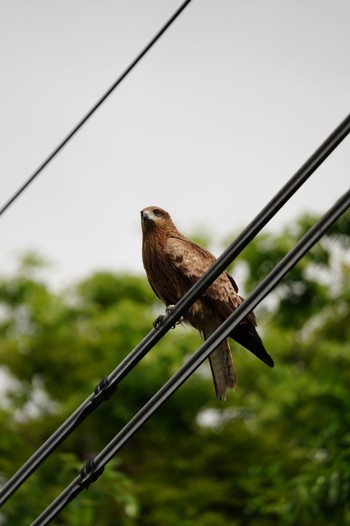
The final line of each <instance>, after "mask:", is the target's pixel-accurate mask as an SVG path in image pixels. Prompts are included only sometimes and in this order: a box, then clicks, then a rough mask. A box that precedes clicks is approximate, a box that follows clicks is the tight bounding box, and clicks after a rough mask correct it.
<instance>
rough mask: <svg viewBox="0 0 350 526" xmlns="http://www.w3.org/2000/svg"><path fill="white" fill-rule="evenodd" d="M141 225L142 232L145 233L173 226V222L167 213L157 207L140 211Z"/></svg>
mask: <svg viewBox="0 0 350 526" xmlns="http://www.w3.org/2000/svg"><path fill="white" fill-rule="evenodd" d="M141 225H142V230H143V232H147V231H149V230H152V229H153V228H159V227H160V228H162V227H163V228H164V227H165V226H169V225H173V222H172V220H171V218H170V215H169V214H168V212H166V211H165V210H163V209H162V208H159V206H147V207H146V208H144V209H143V210H141Z"/></svg>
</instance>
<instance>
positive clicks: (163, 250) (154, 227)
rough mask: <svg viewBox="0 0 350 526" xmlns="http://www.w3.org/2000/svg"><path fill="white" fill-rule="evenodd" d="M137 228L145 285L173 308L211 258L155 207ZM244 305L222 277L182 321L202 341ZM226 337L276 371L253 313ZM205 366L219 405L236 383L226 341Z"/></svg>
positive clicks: (228, 278) (228, 280) (229, 279)
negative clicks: (198, 333)
mask: <svg viewBox="0 0 350 526" xmlns="http://www.w3.org/2000/svg"><path fill="white" fill-rule="evenodd" d="M141 224H142V234H143V235H142V260H143V265H144V268H145V271H146V274H147V278H148V281H149V283H150V285H151V287H152V289H153V291H154V292H155V294H156V295H157V296H158V298H160V299H161V300H162V301H163V302H164V303H165V305H166V307H167V308H171V307H172V306H174V305H175V304H176V303H177V302H178V301H179V300H180V298H181V297H182V296H183V295H184V294H185V293H186V292H187V291H188V290H189V289H190V288H191V287H192V285H193V284H194V283H195V282H196V281H197V280H198V279H199V278H200V277H201V276H202V275H203V274H204V272H205V271H206V270H208V268H209V267H210V266H211V265H212V264H213V263H214V261H215V257H214V256H213V255H212V254H211V253H210V252H209V251H208V250H206V249H205V248H203V247H201V246H200V245H198V244H197V243H195V242H193V241H191V240H189V239H187V238H186V237H185V236H183V235H182V234H181V233H180V232H179V231H178V230H177V228H176V226H175V225H174V223H173V221H172V220H171V217H170V215H169V214H168V212H166V211H165V210H163V209H162V208H160V207H158V206H149V207H147V208H144V209H143V210H142V211H141ZM242 301H243V298H242V296H240V295H239V294H238V287H237V284H236V282H235V281H234V279H233V278H232V277H231V276H230V275H229V274H228V273H227V272H223V273H222V274H221V275H220V276H219V277H218V278H217V279H216V280H215V281H214V283H213V284H212V285H210V286H209V287H208V289H207V290H206V291H205V292H203V293H202V295H201V296H200V297H199V299H197V301H196V302H195V303H194V304H193V305H192V306H191V307H190V308H189V309H188V311H187V312H186V313H185V314H184V316H183V319H184V321H185V322H187V323H189V324H190V325H192V326H193V327H195V328H196V329H197V330H198V331H199V332H200V334H201V336H202V337H203V339H204V340H206V339H207V338H208V337H209V336H210V335H211V334H212V333H213V332H214V331H215V330H216V329H217V328H218V327H219V325H221V323H222V322H223V321H224V320H225V319H226V318H228V316H229V315H230V314H231V313H232V312H233V311H234V310H235V309H236V308H237V307H238V306H239V305H240V304H241V303H242ZM230 337H231V338H232V339H233V340H235V341H237V342H238V343H240V344H241V345H243V346H244V347H245V348H246V349H248V350H249V351H251V352H252V353H253V354H255V356H257V357H258V358H260V360H262V361H263V362H264V363H265V364H267V365H268V366H270V367H273V366H274V363H273V360H272V358H271V356H270V355H269V354H268V353H267V352H266V350H265V348H264V345H263V343H262V341H261V338H260V336H259V335H258V333H257V330H256V319H255V315H254V313H253V312H251V313H250V314H248V315H247V316H246V317H245V318H244V320H243V321H242V322H241V323H240V324H239V325H238V326H237V327H236V328H235V329H234V330H233V331H232V333H231V334H230ZM209 362H210V367H211V371H212V375H213V380H214V386H215V392H216V396H217V398H218V399H219V400H220V401H222V402H223V401H224V400H225V399H226V393H227V391H228V389H233V388H234V387H235V384H236V372H235V367H234V364H233V361H232V356H231V349H230V344H229V340H228V339H226V340H224V341H223V342H222V343H221V344H220V345H219V346H218V347H217V348H216V349H215V350H214V351H213V352H212V353H211V355H210V357H209Z"/></svg>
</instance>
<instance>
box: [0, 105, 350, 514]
mask: <svg viewBox="0 0 350 526" xmlns="http://www.w3.org/2000/svg"><path fill="white" fill-rule="evenodd" d="M349 131H350V115H349V116H348V117H347V118H346V119H345V120H344V121H343V122H342V123H341V124H340V125H339V126H338V127H337V128H336V129H335V130H334V131H333V132H332V133H331V135H330V136H329V137H328V138H327V139H326V140H325V141H324V142H323V143H322V144H321V146H320V147H319V148H318V149H317V150H316V151H315V152H314V153H313V155H312V156H311V157H310V158H309V159H308V160H307V161H306V162H305V163H304V164H303V166H302V167H301V168H300V169H299V170H298V171H297V172H296V174H295V175H294V176H293V177H292V178H291V179H290V180H289V181H288V182H287V184H285V185H284V186H283V188H281V190H280V191H279V192H278V193H277V194H276V195H275V196H274V197H273V199H272V200H271V201H270V202H269V203H268V204H267V205H266V206H265V207H264V208H263V210H262V211H261V212H260V213H259V214H258V215H257V216H256V217H255V219H253V221H252V222H251V223H250V224H249V225H248V226H247V227H246V228H245V229H244V230H243V231H242V233H241V234H240V235H239V236H238V238H237V239H236V240H235V241H234V242H233V243H231V245H230V246H229V247H228V248H227V249H226V250H225V252H223V254H222V255H221V256H220V257H219V258H218V259H217V261H216V262H215V263H214V265H213V266H212V267H211V268H210V269H209V270H208V271H207V272H206V273H205V274H204V275H203V276H202V277H201V279H199V280H198V281H197V283H195V285H194V286H193V287H192V288H191V289H190V290H189V291H188V292H187V293H186V294H185V295H184V296H183V298H182V299H181V300H180V301H179V302H178V303H177V304H176V306H175V308H174V309H173V311H172V312H171V313H170V314H169V316H166V317H165V318H164V322H163V323H162V325H161V326H160V327H159V328H158V329H157V330H155V329H153V330H152V331H150V332H149V333H148V334H147V336H146V337H145V338H144V339H143V340H142V341H141V342H140V343H139V344H138V345H137V346H136V347H135V348H134V349H133V350H132V351H131V352H130V353H129V354H128V356H126V358H125V359H124V360H123V361H122V362H121V363H120V364H119V365H118V367H116V369H114V371H112V372H111V373H110V374H109V376H108V377H106V378H104V379H103V380H102V381H101V382H100V384H99V385H98V386H97V387H96V389H95V391H94V392H93V393H92V394H91V395H90V396H89V397H88V398H87V399H86V400H85V401H84V402H83V403H82V404H81V405H80V406H79V407H78V408H77V409H76V410H75V411H74V413H72V415H71V416H69V417H68V419H67V420H66V421H65V422H63V424H62V425H61V426H60V427H59V428H58V429H57V430H56V431H55V432H54V433H53V434H52V435H51V436H50V437H49V438H48V439H47V440H46V442H44V443H43V444H42V445H41V446H40V448H39V449H37V450H36V451H35V453H34V454H33V455H32V456H31V457H30V458H29V459H28V460H27V461H26V462H25V464H23V466H22V467H21V468H20V469H19V470H18V471H17V472H16V473H15V474H14V475H13V476H12V477H11V478H10V479H9V480H8V481H7V482H6V483H5V484H4V486H3V487H2V489H1V490H0V506H1V505H2V504H4V503H5V502H6V501H7V500H8V499H9V498H10V496H11V495H12V494H13V493H14V492H15V491H17V490H18V488H19V487H20V486H21V485H22V484H23V482H24V481H25V480H26V479H27V478H28V477H29V476H30V475H31V474H32V473H33V472H34V471H35V470H36V469H37V468H38V466H39V465H40V464H41V463H42V462H43V461H44V460H45V459H46V458H47V457H48V456H49V455H50V454H51V453H52V452H53V451H54V450H55V449H56V448H57V447H58V446H59V444H61V443H62V442H63V441H64V440H65V439H66V438H67V437H68V436H69V435H70V434H71V433H72V431H73V430H74V429H75V428H76V427H77V426H78V425H79V424H80V422H82V421H83V420H84V419H85V418H86V417H87V416H88V415H90V413H91V412H92V411H94V410H95V409H96V407H98V406H99V405H100V403H101V402H102V401H103V400H105V399H106V398H108V397H110V396H111V395H112V393H113V392H114V391H115V389H116V388H117V385H118V383H119V382H120V381H121V380H122V379H123V378H124V377H125V376H126V375H127V374H128V373H129V372H130V371H131V370H132V369H133V368H134V367H135V365H136V364H137V363H139V361H140V360H141V359H142V358H143V357H144V356H145V355H146V354H147V353H148V352H149V351H150V350H151V349H152V347H154V345H155V344H156V343H157V342H158V341H159V340H160V339H161V338H162V337H163V336H164V335H165V334H166V332H168V330H169V329H170V328H171V327H173V326H174V325H175V323H176V321H177V320H179V318H180V317H181V316H182V314H183V313H184V312H185V310H186V309H188V307H190V305H191V304H192V303H193V302H194V301H195V300H196V299H197V298H198V297H199V295H200V294H201V293H202V292H203V291H204V290H205V289H206V288H208V286H209V285H210V284H211V283H212V282H213V281H215V279H216V278H217V277H218V276H219V275H220V274H221V273H222V272H223V271H224V270H225V269H226V267H227V266H228V265H229V264H230V263H231V262H232V261H233V260H234V259H235V258H236V257H237V256H238V255H239V254H240V252H241V251H242V250H243V249H244V248H245V247H246V246H247V245H248V243H250V241H251V240H252V239H253V238H254V237H255V236H256V235H257V234H258V233H259V232H260V230H261V229H262V228H263V227H264V226H265V225H266V224H267V223H268V222H269V221H270V219H271V218H272V217H273V216H274V215H275V214H276V213H277V212H278V211H279V210H280V208H282V206H283V205H284V204H285V203H286V202H287V201H288V200H289V199H290V198H291V197H292V195H293V194H294V193H295V192H296V191H297V190H298V189H299V188H300V186H301V185H302V184H303V183H304V182H305V181H306V180H307V179H308V178H309V177H310V176H311V175H312V173H313V172H314V171H315V170H316V168H317V167H318V166H319V165H320V164H321V163H322V162H323V161H324V160H325V159H326V157H328V155H330V153H331V152H332V151H333V150H334V149H335V148H336V146H337V145H338V144H339V143H340V142H341V141H342V140H343V139H344V138H345V137H346V135H347V134H348V133H349Z"/></svg>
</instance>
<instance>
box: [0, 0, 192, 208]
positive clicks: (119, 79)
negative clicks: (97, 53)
mask: <svg viewBox="0 0 350 526" xmlns="http://www.w3.org/2000/svg"><path fill="white" fill-rule="evenodd" d="M191 1H192V0H186V1H185V2H183V4H181V6H180V7H179V9H177V11H175V13H174V14H173V15H172V16H171V18H169V20H168V21H167V22H166V23H165V24H164V26H163V27H162V28H161V29H160V30H159V31H158V33H157V34H156V35H155V36H154V37H153V38H152V40H151V41H150V42H149V43H148V44H147V45H146V47H145V48H144V49H143V50H142V51H141V52H140V53H139V54H138V55H137V57H136V58H135V59H134V60H133V61H132V62H131V64H130V65H129V66H128V67H127V68H126V70H125V71H124V72H123V73H122V74H121V75H120V77H119V78H118V79H117V80H116V81H115V82H114V83H113V84H112V86H111V87H110V88H109V89H108V90H107V91H106V92H105V93H104V94H103V95H102V97H101V98H100V99H99V100H98V101H97V102H96V104H95V105H94V106H93V107H92V108H91V109H90V110H89V111H88V112H87V113H86V114H85V115H84V117H83V118H82V119H81V120H80V121H79V122H78V124H77V125H76V126H75V127H74V128H73V129H72V131H71V132H69V133H68V135H67V136H66V137H65V138H64V139H63V140H62V142H61V143H60V144H59V145H58V146H57V147H56V148H55V149H54V150H53V151H52V153H50V155H49V156H48V157H47V158H46V159H45V160H44V161H43V162H42V164H41V165H40V166H39V167H38V168H37V169H36V170H35V172H34V173H33V174H32V175H31V176H30V177H29V178H28V180H27V181H26V182H25V183H24V184H23V185H22V186H21V187H20V188H19V189H18V190H17V191H16V193H15V194H14V195H13V196H12V197H11V198H10V199H9V200H8V201H7V202H6V203H5V204H4V205H3V207H2V208H1V209H0V216H1V215H2V214H3V213H4V212H5V211H6V210H7V209H8V208H9V207H10V206H11V205H12V204H13V203H14V202H15V201H16V199H17V198H18V197H19V196H20V195H21V194H22V193H23V192H24V190H26V188H28V186H29V185H30V184H31V183H32V182H33V181H34V179H36V177H37V176H38V175H39V174H40V173H41V172H42V171H43V170H44V168H46V166H47V165H48V164H49V163H50V162H51V161H52V160H53V159H54V157H56V155H57V154H58V153H59V152H60V151H61V150H62V148H64V146H66V144H67V143H68V142H69V141H70V140H71V139H72V138H73V136H74V135H75V134H76V133H77V132H78V131H79V130H80V128H81V127H82V126H83V125H84V124H85V123H86V121H87V120H88V119H89V118H90V117H91V116H92V115H93V114H94V113H95V111H96V110H97V109H98V108H99V107H100V106H101V105H102V104H103V103H104V101H105V100H106V99H107V98H108V97H109V95H111V93H112V92H113V91H114V90H115V89H116V88H117V86H119V84H120V83H121V82H122V81H123V80H124V79H125V77H126V76H127V75H128V74H129V73H130V72H131V70H132V69H133V68H134V67H135V66H136V64H137V63H138V62H140V60H141V59H142V58H143V57H144V56H145V54H146V53H147V52H148V51H149V50H150V49H151V47H152V46H153V45H154V44H155V43H156V42H157V40H159V39H160V37H161V36H162V35H163V33H165V31H166V30H167V29H168V28H169V27H170V26H171V24H172V23H173V22H174V21H175V20H176V19H177V17H178V16H179V15H180V14H181V13H182V11H183V10H184V9H185V7H187V5H188V4H189V3H190V2H191Z"/></svg>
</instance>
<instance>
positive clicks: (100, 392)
mask: <svg viewBox="0 0 350 526" xmlns="http://www.w3.org/2000/svg"><path fill="white" fill-rule="evenodd" d="M117 387H118V385H117V384H116V383H113V382H111V381H110V380H109V379H108V376H105V377H104V378H102V380H101V381H100V383H99V384H98V385H96V387H95V389H94V395H95V400H96V398H102V400H108V399H109V398H110V397H111V396H112V394H113V393H115V391H116V390H117Z"/></svg>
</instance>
